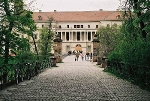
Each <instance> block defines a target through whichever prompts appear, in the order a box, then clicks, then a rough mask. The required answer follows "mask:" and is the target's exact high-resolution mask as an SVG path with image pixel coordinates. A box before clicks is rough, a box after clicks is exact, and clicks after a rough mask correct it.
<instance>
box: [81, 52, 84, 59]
mask: <svg viewBox="0 0 150 101" xmlns="http://www.w3.org/2000/svg"><path fill="white" fill-rule="evenodd" d="M81 58H82V61H83V60H84V54H83V53H82V54H81Z"/></svg>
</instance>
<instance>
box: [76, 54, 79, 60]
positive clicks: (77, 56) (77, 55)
mask: <svg viewBox="0 0 150 101" xmlns="http://www.w3.org/2000/svg"><path fill="white" fill-rule="evenodd" d="M78 58H79V52H77V53H76V61H78Z"/></svg>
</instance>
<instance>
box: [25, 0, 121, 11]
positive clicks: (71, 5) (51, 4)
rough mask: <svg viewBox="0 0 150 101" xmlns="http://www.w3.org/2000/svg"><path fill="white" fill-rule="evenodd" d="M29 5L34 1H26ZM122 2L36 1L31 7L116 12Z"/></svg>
mask: <svg viewBox="0 0 150 101" xmlns="http://www.w3.org/2000/svg"><path fill="white" fill-rule="evenodd" d="M25 1H26V2H27V3H29V2H30V1H33V0H25ZM119 4H120V0H35V1H34V3H32V5H31V7H32V9H33V8H34V11H39V10H42V11H54V10H57V11H97V10H99V9H103V10H107V11H108V10H111V11H114V10H116V9H118V7H119Z"/></svg>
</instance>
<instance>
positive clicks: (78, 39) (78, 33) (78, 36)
mask: <svg viewBox="0 0 150 101" xmlns="http://www.w3.org/2000/svg"><path fill="white" fill-rule="evenodd" d="M77 41H80V32H77Z"/></svg>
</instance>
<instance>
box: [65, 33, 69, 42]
mask: <svg viewBox="0 0 150 101" xmlns="http://www.w3.org/2000/svg"><path fill="white" fill-rule="evenodd" d="M66 40H67V41H69V32H66Z"/></svg>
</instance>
